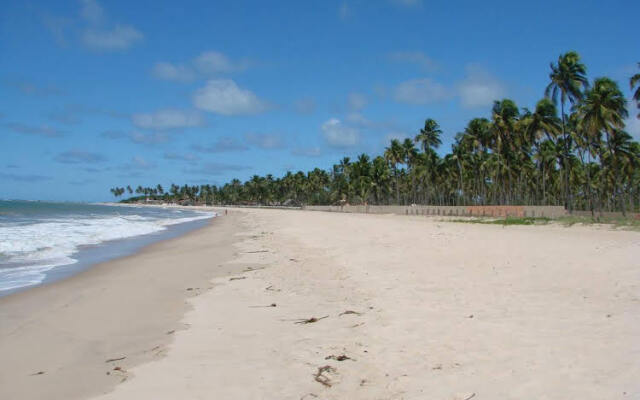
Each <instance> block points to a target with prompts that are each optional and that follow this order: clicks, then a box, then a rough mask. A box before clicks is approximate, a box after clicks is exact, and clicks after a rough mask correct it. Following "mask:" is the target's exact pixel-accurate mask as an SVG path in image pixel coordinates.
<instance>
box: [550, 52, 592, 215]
mask: <svg viewBox="0 0 640 400" xmlns="http://www.w3.org/2000/svg"><path fill="white" fill-rule="evenodd" d="M549 79H550V80H551V82H550V83H549V85H547V88H546V89H545V92H544V94H545V96H546V97H549V98H551V99H552V100H553V102H554V103H555V104H558V97H560V104H561V109H560V110H561V117H562V139H563V142H564V146H565V147H564V155H565V162H564V163H563V164H564V165H563V168H564V169H566V170H567V171H565V174H564V176H565V201H566V206H567V208H568V209H569V211H571V210H572V201H571V190H570V188H569V173H570V172H569V171H568V169H569V168H570V164H569V162H567V161H568V158H569V152H570V151H571V150H570V149H571V147H570V141H569V138H568V137H567V133H566V127H565V125H566V123H565V113H564V107H565V104H566V102H567V101H568V102H569V103H571V105H573V104H574V103H575V102H576V101H577V100H580V99H582V97H583V93H582V91H583V90H584V89H586V88H587V87H588V86H589V81H588V80H587V67H586V66H585V65H584V64H583V63H582V62H580V55H579V54H578V53H577V52H575V51H569V52H567V53H565V54H561V55H560V56H559V57H558V63H557V64H553V63H551V73H549Z"/></svg>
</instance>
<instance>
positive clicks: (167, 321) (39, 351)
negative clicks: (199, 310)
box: [0, 215, 240, 400]
mask: <svg viewBox="0 0 640 400" xmlns="http://www.w3.org/2000/svg"><path fill="white" fill-rule="evenodd" d="M239 230H240V228H239V226H238V217H237V216H234V215H229V216H220V217H216V218H212V219H211V220H210V222H209V223H208V224H207V225H206V226H204V227H201V228H197V229H195V230H193V231H190V232H187V233H186V234H183V235H180V236H178V237H175V238H171V239H165V240H161V241H158V242H154V243H151V244H149V245H147V246H145V247H143V248H142V249H140V250H138V251H137V252H135V253H134V254H131V255H128V256H125V257H121V258H116V259H113V260H109V261H107V262H103V263H99V264H96V265H93V266H91V267H90V268H88V269H85V270H83V271H81V272H79V273H77V274H74V275H72V276H69V277H67V278H64V279H62V280H59V281H56V282H51V283H47V284H44V285H38V286H36V287H32V288H28V289H26V290H23V291H19V292H17V293H12V294H9V295H7V296H3V297H1V298H0V320H1V321H2V324H0V354H3V358H4V359H5V360H11V361H10V362H7V363H3V364H2V365H0V398H7V399H9V398H12V399H13V398H15V399H18V398H19V399H39V398H47V399H61V400H62V399H82V398H87V397H89V396H92V395H96V394H99V393H104V392H107V391H109V390H111V389H112V388H113V387H114V386H115V385H116V384H118V383H120V382H121V381H122V380H124V379H127V377H128V376H127V375H126V373H123V372H122V371H126V370H128V369H129V368H131V367H132V366H135V365H138V364H141V363H145V362H149V361H152V360H154V359H157V358H159V357H163V356H164V353H165V352H166V349H167V346H168V344H169V343H170V342H171V341H172V340H173V336H174V333H175V332H177V331H179V330H181V329H184V328H185V327H184V325H182V324H181V322H180V320H181V319H182V317H183V315H184V313H185V312H186V311H187V310H188V309H189V307H190V305H189V304H188V303H187V302H186V300H187V299H188V298H189V297H192V296H195V295H198V294H200V293H202V292H203V291H206V290H208V289H210V285H209V284H208V283H209V281H210V280H211V279H212V278H213V277H215V276H222V275H227V274H230V273H234V272H236V268H235V267H230V266H227V265H225V263H226V262H227V261H229V260H230V259H231V257H232V256H233V254H234V251H235V250H234V247H233V244H234V242H235V238H234V235H235V234H237V233H238V232H239ZM190 253H191V254H190ZM193 254H197V255H198V257H197V258H194V257H193ZM200 257H206V258H207V263H202V260H201V258H200ZM187 289H191V290H187ZM140 315H144V318H139V316H140ZM122 357H126V358H124V359H122V360H118V361H116V362H110V363H107V362H105V361H107V360H109V359H118V358H122ZM116 364H117V365H116ZM116 366H118V367H120V368H121V369H120V370H113V368H114V367H116ZM107 373H109V374H107Z"/></svg>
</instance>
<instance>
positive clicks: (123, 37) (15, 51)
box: [0, 0, 640, 201]
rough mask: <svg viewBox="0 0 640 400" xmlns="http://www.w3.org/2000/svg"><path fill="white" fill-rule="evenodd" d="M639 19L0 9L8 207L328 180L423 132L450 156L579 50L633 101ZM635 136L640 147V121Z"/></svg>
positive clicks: (321, 5) (412, 11) (291, 4)
mask: <svg viewBox="0 0 640 400" xmlns="http://www.w3.org/2000/svg"><path fill="white" fill-rule="evenodd" d="M638 15H640V2H638V1H631V0H629V1H617V0H612V1H608V2H603V1H601V0H599V1H591V0H586V1H557V0H554V1H548V0H541V1H536V2H532V1H527V2H521V1H513V0H509V1H482V2H479V1H447V2H445V1H432V0H367V1H365V0H345V1H331V0H326V1H284V0H283V1H278V2H266V1H242V0H238V1H211V0H207V1H182V2H176V1H163V0H153V1H151V0H148V1H147V0H140V1H135V2H132V1H120V0H110V1H106V0H102V1H98V0H80V1H76V0H68V1H51V0H49V1H29V0H27V1H21V2H2V3H1V4H0V93H1V94H2V95H1V96H0V198H4V199H30V200H56V201H64V200H81V201H104V200H111V199H112V197H111V195H110V193H109V189H110V188H111V187H115V186H126V185H131V186H134V187H135V186H137V185H143V186H151V185H155V184H157V183H160V184H162V185H163V186H165V187H168V186H169V185H170V184H171V183H177V184H183V183H188V184H197V185H200V184H217V185H221V184H224V183H225V182H228V181H230V180H231V179H233V178H238V179H241V180H246V179H248V178H250V177H251V176H252V175H254V174H259V175H265V174H273V175H274V176H282V175H284V174H285V173H286V172H287V171H289V170H290V171H293V172H295V171H298V170H303V171H307V170H310V169H313V168H315V167H320V168H324V169H329V168H330V167H331V165H333V164H334V163H337V162H338V160H340V159H341V158H343V157H345V156H348V157H352V158H354V157H356V156H357V155H358V154H361V153H363V152H366V153H368V154H370V155H377V154H381V153H382V152H383V151H384V147H385V146H386V145H388V143H389V141H390V140H391V139H393V138H400V139H403V138H405V137H411V138H412V137H414V136H415V135H416V134H417V133H418V132H419V130H420V128H421V127H422V126H423V124H424V120H425V119H426V118H433V119H435V120H436V121H437V122H438V123H439V124H440V125H441V127H442V129H443V132H444V133H443V145H442V146H441V148H440V149H439V151H440V152H441V153H442V154H444V153H446V152H448V151H449V150H450V147H451V143H452V141H453V138H454V137H455V134H456V133H457V132H460V131H462V130H463V129H464V127H465V125H466V124H467V122H468V121H469V120H470V119H472V118H474V117H489V116H490V110H491V105H492V103H493V101H494V100H497V99H501V98H506V97H508V98H511V99H513V100H515V101H516V102H517V104H518V105H519V106H521V107H528V108H530V109H532V108H533V107H534V106H535V103H536V102H537V101H538V100H539V99H540V98H542V96H543V94H544V88H545V86H546V85H547V83H548V79H549V78H548V75H549V63H550V62H552V61H555V60H556V59H557V57H558V55H560V54H561V53H563V52H566V51H569V50H575V51H577V52H579V53H580V55H581V56H582V59H583V61H584V63H585V64H586V65H587V68H588V75H589V78H590V79H593V78H595V77H599V76H609V77H611V78H613V79H615V80H616V81H618V83H619V85H620V87H621V88H622V89H623V91H624V92H625V95H626V96H627V98H630V97H631V96H630V94H631V91H630V88H629V77H630V76H631V75H632V74H634V73H637V72H639V69H638V66H637V63H638V62H640V40H639V39H638V32H637V16H638ZM636 114H637V110H635V109H631V112H630V115H631V116H635V115H636ZM627 130H628V131H629V132H630V133H631V134H632V135H634V137H635V138H636V139H640V123H639V120H638V119H636V118H633V117H630V118H629V120H628V126H627Z"/></svg>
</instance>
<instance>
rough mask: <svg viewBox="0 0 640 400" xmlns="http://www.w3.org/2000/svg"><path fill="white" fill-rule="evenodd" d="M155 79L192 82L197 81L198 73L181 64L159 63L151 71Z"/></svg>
mask: <svg viewBox="0 0 640 400" xmlns="http://www.w3.org/2000/svg"><path fill="white" fill-rule="evenodd" d="M151 73H152V74H153V76H154V77H156V78H158V79H164V80H167V81H177V82H190V81H192V80H194V79H195V77H196V73H195V72H194V71H193V70H192V69H191V68H189V67H187V66H185V65H181V64H175V65H174V64H171V63H168V62H159V63H156V65H154V66H153V70H152V71H151Z"/></svg>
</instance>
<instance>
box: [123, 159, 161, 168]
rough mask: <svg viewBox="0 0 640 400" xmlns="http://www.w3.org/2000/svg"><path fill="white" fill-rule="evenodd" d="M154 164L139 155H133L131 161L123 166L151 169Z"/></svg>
mask: <svg viewBox="0 0 640 400" xmlns="http://www.w3.org/2000/svg"><path fill="white" fill-rule="evenodd" d="M155 166H156V164H155V163H153V162H151V161H147V160H145V159H144V158H142V157H140V156H134V157H133V158H131V162H130V163H129V164H127V165H126V166H125V168H126V169H151V168H155Z"/></svg>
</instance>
